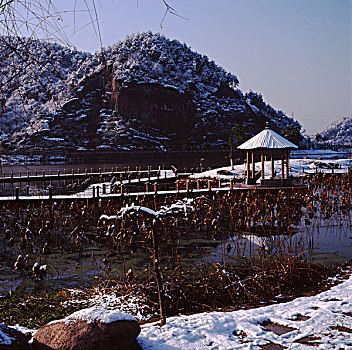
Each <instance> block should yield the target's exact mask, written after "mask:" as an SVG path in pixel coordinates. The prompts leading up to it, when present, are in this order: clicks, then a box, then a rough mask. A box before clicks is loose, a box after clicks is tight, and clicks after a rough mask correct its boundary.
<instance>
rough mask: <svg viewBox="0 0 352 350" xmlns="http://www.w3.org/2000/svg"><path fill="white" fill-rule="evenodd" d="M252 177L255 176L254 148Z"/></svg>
mask: <svg viewBox="0 0 352 350" xmlns="http://www.w3.org/2000/svg"><path fill="white" fill-rule="evenodd" d="M252 177H253V179H254V178H255V165H254V150H252Z"/></svg>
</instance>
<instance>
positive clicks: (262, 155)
mask: <svg viewBox="0 0 352 350" xmlns="http://www.w3.org/2000/svg"><path fill="white" fill-rule="evenodd" d="M261 160H262V179H263V180H264V150H263V149H262V151H261Z"/></svg>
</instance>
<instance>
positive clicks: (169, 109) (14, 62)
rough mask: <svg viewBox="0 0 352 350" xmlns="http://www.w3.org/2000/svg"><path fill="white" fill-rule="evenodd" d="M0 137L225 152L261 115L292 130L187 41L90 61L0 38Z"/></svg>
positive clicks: (156, 41)
mask: <svg viewBox="0 0 352 350" xmlns="http://www.w3.org/2000/svg"><path fill="white" fill-rule="evenodd" d="M0 58H1V59H0V115H1V127H0V137H1V139H0V140H1V141H2V143H3V145H4V144H9V145H10V146H12V147H13V148H18V147H20V148H22V149H26V148H30V149H35V148H37V149H43V148H45V149H57V148H66V149H67V148H69V149H81V150H84V149H96V148H100V149H110V150H120V149H124V150H126V149H131V150H132V149H134V150H138V149H144V150H145V149H150V150H166V149H180V148H186V149H199V148H215V147H216V148H221V147H223V148H226V147H228V146H227V140H228V136H229V132H230V130H231V128H232V127H233V126H235V125H236V124H241V125H243V126H245V130H246V135H245V136H246V137H248V138H249V137H250V136H252V135H253V134H254V133H255V132H257V131H258V130H260V129H261V128H262V127H264V125H265V122H266V121H267V120H268V119H270V120H271V121H272V125H273V127H274V128H277V129H279V130H283V129H285V128H287V127H296V128H298V129H300V128H301V126H300V124H299V123H298V122H296V121H294V120H293V119H292V118H289V117H287V116H286V115H285V114H284V113H283V112H282V111H276V110H275V109H274V108H272V107H271V106H270V105H268V104H266V103H265V102H264V100H263V97H262V96H261V95H260V94H257V93H254V92H250V93H247V94H243V93H242V92H241V91H240V90H239V89H238V88H237V87H238V84H239V81H238V79H237V77H236V76H235V75H234V74H232V73H229V72H226V71H225V70H224V69H223V68H221V67H220V66H218V65H217V64H216V63H215V62H214V61H211V60H209V59H208V57H206V56H205V55H201V54H199V53H197V52H194V51H192V50H191V48H190V47H188V46H187V45H186V44H182V43H180V42H179V41H177V40H169V39H167V38H166V37H164V36H162V35H160V34H153V33H151V32H146V33H141V34H135V35H131V36H129V37H127V38H126V39H125V40H123V41H120V42H118V43H116V44H115V45H113V46H111V47H107V48H105V49H104V50H102V51H101V52H99V53H96V54H94V55H91V54H89V53H83V52H79V51H76V50H71V49H69V48H65V47H62V46H60V45H57V44H51V43H47V42H43V41H37V40H31V39H22V38H8V37H2V38H0Z"/></svg>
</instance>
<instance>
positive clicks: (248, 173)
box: [247, 151, 251, 179]
mask: <svg viewBox="0 0 352 350" xmlns="http://www.w3.org/2000/svg"><path fill="white" fill-rule="evenodd" d="M249 164H250V163H249V151H247V179H249V178H250V176H251V174H250V169H249Z"/></svg>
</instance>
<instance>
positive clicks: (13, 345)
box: [0, 323, 29, 350]
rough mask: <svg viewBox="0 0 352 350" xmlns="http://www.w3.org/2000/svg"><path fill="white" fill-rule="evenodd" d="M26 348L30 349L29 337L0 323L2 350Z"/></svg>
mask: <svg viewBox="0 0 352 350" xmlns="http://www.w3.org/2000/svg"><path fill="white" fill-rule="evenodd" d="M6 349H9V350H26V349H29V345H28V339H27V337H26V336H25V335H24V334H23V333H21V332H19V331H16V329H13V328H10V327H7V326H5V325H4V324H2V323H0V350H6Z"/></svg>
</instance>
